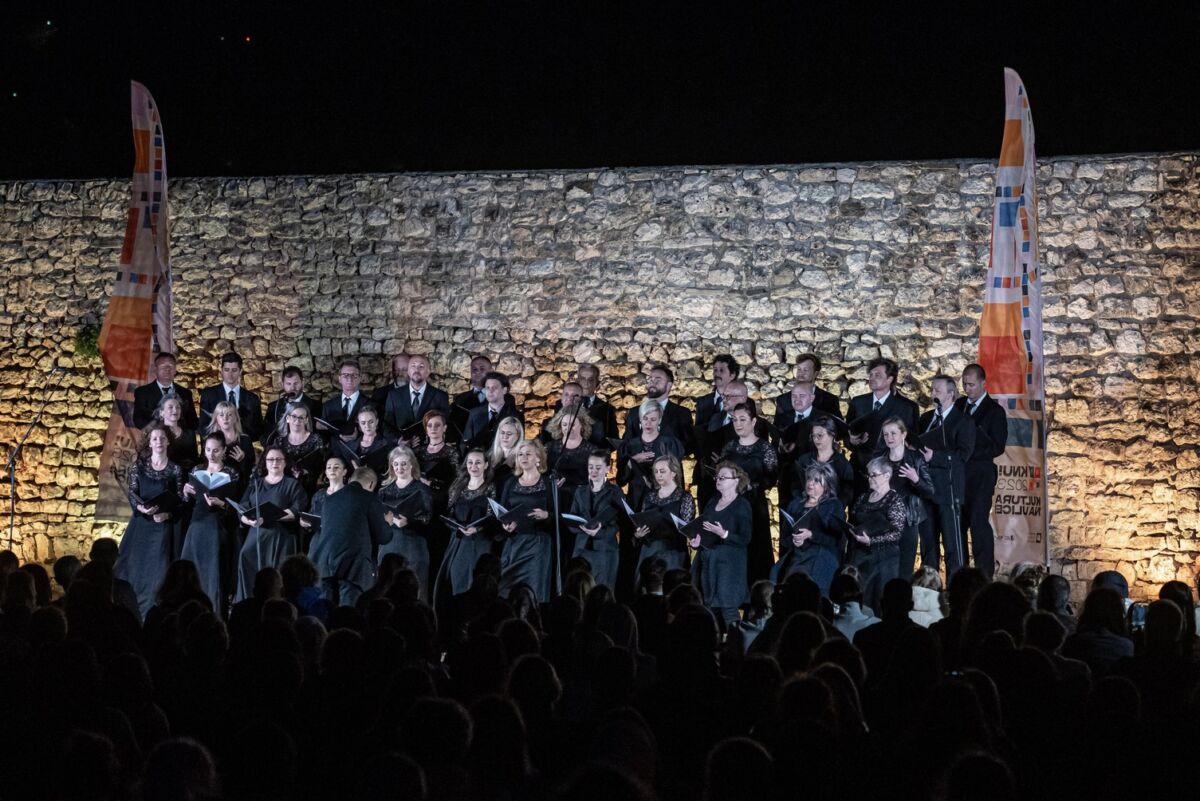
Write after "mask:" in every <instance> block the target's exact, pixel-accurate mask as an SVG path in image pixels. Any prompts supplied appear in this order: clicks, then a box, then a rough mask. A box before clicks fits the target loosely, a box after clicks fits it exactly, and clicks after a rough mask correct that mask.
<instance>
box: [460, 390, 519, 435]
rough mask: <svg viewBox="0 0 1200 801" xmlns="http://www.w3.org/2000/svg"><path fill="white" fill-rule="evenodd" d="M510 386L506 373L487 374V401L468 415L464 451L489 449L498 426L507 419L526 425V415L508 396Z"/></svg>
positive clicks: (464, 430)
mask: <svg viewBox="0 0 1200 801" xmlns="http://www.w3.org/2000/svg"><path fill="white" fill-rule="evenodd" d="M509 386H510V384H509V381H508V376H506V375H505V374H504V373H497V372H495V371H493V372H490V373H488V374H487V377H486V378H485V379H484V380H483V394H484V397H485V399H486V400H485V402H484V404H483V405H482V406H476V407H475V408H474V409H472V410H471V413H470V414H468V415H467V425H466V427H465V428H464V429H463V441H462V447H463V449H466V448H480V447H487V445H488V444H489V443H490V442H491V441H492V438H493V436H494V435H495V433H496V426H497V425H499V423H500V421H501V420H503V419H504V418H506V417H515V418H517V420H519V421H520V422H521V423H522V424H524V422H525V417H524V415H522V414H521V411H520V410H519V409H518V408H517V405H516V404H515V403H514V402H513V399H512V396H511V395H509V394H508V389H509Z"/></svg>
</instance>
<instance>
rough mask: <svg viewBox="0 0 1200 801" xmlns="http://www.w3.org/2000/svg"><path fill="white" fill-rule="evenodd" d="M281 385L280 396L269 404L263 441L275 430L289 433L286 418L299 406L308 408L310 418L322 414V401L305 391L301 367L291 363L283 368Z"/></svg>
mask: <svg viewBox="0 0 1200 801" xmlns="http://www.w3.org/2000/svg"><path fill="white" fill-rule="evenodd" d="M280 386H281V389H280V392H279V397H278V398H277V399H275V400H273V401H271V403H270V404H268V406H267V417H266V422H267V427H266V431H264V433H263V442H266V441H267V440H268V439H270V438H271V436H272V435H273V434H274V433H275V432H278V433H279V434H281V435H282V434H286V433H287V427H286V424H285V422H284V418H285V417H286V416H287V414H288V412H290V411H291V410H292V409H295V408H296V407H298V406H303V407H304V408H306V409H308V414H309V417H310V418H317V417H320V416H321V403H320V401H318V400H317V399H316V398H313V397H310V396H309V395H307V394H305V392H304V372H303V371H302V370H301V369H300V368H299V367H296V366H295V365H289V366H287V367H285V368H283V376H282V378H281V381H280Z"/></svg>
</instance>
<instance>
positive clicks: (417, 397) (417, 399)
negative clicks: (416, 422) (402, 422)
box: [413, 392, 421, 419]
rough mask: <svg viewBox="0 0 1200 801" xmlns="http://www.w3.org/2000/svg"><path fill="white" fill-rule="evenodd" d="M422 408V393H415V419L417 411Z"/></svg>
mask: <svg viewBox="0 0 1200 801" xmlns="http://www.w3.org/2000/svg"><path fill="white" fill-rule="evenodd" d="M420 408H421V393H420V392H414V393H413V419H416V417H417V410H418V409H420Z"/></svg>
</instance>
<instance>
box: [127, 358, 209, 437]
mask: <svg viewBox="0 0 1200 801" xmlns="http://www.w3.org/2000/svg"><path fill="white" fill-rule="evenodd" d="M175 372H176V370H175V354H173V353H160V354H158V355H157V356H155V357H154V380H153V381H151V382H150V383H149V384H142V385H141V386H140V387H138V388H137V389H135V390H134V391H133V424H134V425H135V426H137V427H138V428H145V427H146V426H148V425H149V424H150V421H151V420H153V419H154V410H155V409H157V408H158V404H159V402H160V401H161V400H162V399H163V398H166V397H169V396H172V395H173V396H175V397H177V398H179V402H180V403H181V404H183V417H182V418H181V420H182V423H183V427H184V428H187V429H190V430H192V431H198V430H199V429H200V425H199V421H198V420H197V419H196V403H195V401H193V400H192V393H191V390H189V389H188V388H187V387H185V386H183V385H181V384H179V383H177V382H176V381H175Z"/></svg>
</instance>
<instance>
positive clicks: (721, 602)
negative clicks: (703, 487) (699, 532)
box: [692, 495, 753, 624]
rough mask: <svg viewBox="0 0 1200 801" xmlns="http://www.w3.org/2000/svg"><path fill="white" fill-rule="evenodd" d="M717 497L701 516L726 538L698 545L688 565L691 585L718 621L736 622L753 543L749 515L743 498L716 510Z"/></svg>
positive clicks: (744, 592)
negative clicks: (726, 535)
mask: <svg viewBox="0 0 1200 801" xmlns="http://www.w3.org/2000/svg"><path fill="white" fill-rule="evenodd" d="M719 502H720V496H717V497H715V498H713V499H712V500H711V501H709V502H708V506H706V507H704V513H703V515H702V517H703V518H704V519H705V520H708V521H710V522H713V523H719V524H720V525H722V526H724V527H725V530H726V531H727V532H728V533H729V536H728V537H726V538H725V539H724V540H717V541H715V542H713V543H712V544H711V546H709V547H705V546H704V545H701V546H700V548H699V549H698V550H697V551H696V559H695V561H693V562H692V584H693V585H695V587H696V588H697V589H698V590H700V595H701V597H703V598H704V604H705V606H707V607H709V608H710V609H712V610H713V613H714V614H715V615H716V617H717V619H718V620H719V621H722V622H723V623H725V624H729V623H732V622H734V621H735V620H737V610H738V607H740V606H741V605H742V604H744V603H746V599H747V597H748V595H749V591H748V587H747V585H746V562H747V551H748V548H749V545H750V543H751V542H752V541H753V512H752V510H751V508H750V502H749V501H748V500H747V499H746V496H745V495H742V496H740V497H737V498H734V499H733V501H732V502H731V503H730V504H729V505H728V506H726V507H725V508H724V509H721V510H718V509H717V504H718V503H719Z"/></svg>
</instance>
